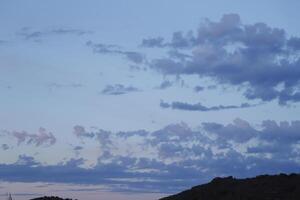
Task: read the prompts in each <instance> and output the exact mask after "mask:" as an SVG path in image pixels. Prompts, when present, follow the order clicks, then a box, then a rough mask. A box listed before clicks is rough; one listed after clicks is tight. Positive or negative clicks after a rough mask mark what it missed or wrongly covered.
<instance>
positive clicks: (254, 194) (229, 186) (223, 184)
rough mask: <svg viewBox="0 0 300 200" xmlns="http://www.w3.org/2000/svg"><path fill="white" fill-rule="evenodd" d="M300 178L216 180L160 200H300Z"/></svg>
mask: <svg viewBox="0 0 300 200" xmlns="http://www.w3.org/2000/svg"><path fill="white" fill-rule="evenodd" d="M299 199H300V175H299V174H290V175H286V174H280V175H272V176H271V175H262V176H257V177H255V178H247V179H235V178H233V177H226V178H215V179H213V180H212V181H211V182H210V183H207V184H204V185H199V186H196V187H193V188H191V189H190V190H186V191H184V192H181V193H179V194H175V195H172V196H169V197H165V198H162V199H160V200H299Z"/></svg>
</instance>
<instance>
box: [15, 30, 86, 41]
mask: <svg viewBox="0 0 300 200" xmlns="http://www.w3.org/2000/svg"><path fill="white" fill-rule="evenodd" d="M91 33H92V32H91V31H85V30H80V29H72V28H53V29H48V30H33V29H32V28H30V27H24V28H22V29H21V30H20V31H19V32H18V33H17V35H20V36H21V37H23V38H24V39H25V40H33V41H41V40H42V39H43V38H45V37H48V36H55V35H74V36H82V35H88V34H91Z"/></svg>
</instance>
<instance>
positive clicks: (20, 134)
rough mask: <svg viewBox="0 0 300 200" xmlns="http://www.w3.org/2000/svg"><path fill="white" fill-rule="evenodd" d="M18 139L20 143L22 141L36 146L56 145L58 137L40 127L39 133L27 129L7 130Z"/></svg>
mask: <svg viewBox="0 0 300 200" xmlns="http://www.w3.org/2000/svg"><path fill="white" fill-rule="evenodd" d="M5 132H6V133H8V134H9V135H11V136H13V137H14V138H16V139H17V142H18V145H20V144H22V143H26V144H34V145H35V146H43V145H50V146H51V145H54V144H55V143H56V137H55V136H54V135H53V134H52V133H51V132H48V131H47V130H46V129H45V128H42V127H41V128H39V130H38V133H35V134H31V133H28V132H26V131H7V130H6V131H5Z"/></svg>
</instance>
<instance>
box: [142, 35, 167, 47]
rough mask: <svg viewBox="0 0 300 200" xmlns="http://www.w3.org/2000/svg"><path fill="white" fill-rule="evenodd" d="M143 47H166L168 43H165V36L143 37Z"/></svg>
mask: <svg viewBox="0 0 300 200" xmlns="http://www.w3.org/2000/svg"><path fill="white" fill-rule="evenodd" d="M141 46H142V47H148V48H153V47H160V48H161V47H165V46H166V44H164V38H163V37H156V38H147V39H143V41H142V44H141Z"/></svg>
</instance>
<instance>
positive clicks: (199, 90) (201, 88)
mask: <svg viewBox="0 0 300 200" xmlns="http://www.w3.org/2000/svg"><path fill="white" fill-rule="evenodd" d="M204 89H205V88H204V87H202V86H195V87H194V91H195V92H201V91H203V90H204Z"/></svg>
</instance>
